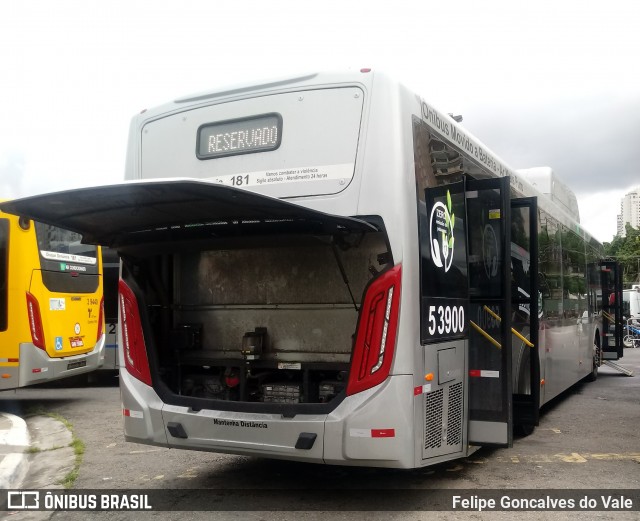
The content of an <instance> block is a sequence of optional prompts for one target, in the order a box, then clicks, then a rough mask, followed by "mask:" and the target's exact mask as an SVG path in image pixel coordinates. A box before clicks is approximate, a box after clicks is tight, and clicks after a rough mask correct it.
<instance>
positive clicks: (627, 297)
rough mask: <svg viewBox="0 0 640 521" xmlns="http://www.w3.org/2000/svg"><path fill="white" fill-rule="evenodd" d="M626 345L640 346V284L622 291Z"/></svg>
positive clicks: (624, 341) (624, 340) (624, 342)
mask: <svg viewBox="0 0 640 521" xmlns="http://www.w3.org/2000/svg"><path fill="white" fill-rule="evenodd" d="M622 317H623V321H624V328H625V331H624V337H623V341H622V342H623V344H624V347H640V284H634V285H633V287H632V288H631V289H625V290H623V292H622Z"/></svg>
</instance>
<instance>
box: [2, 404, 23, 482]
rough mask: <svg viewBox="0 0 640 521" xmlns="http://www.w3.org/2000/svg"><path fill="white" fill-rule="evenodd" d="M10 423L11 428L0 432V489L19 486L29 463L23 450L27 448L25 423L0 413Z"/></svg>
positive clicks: (17, 418) (8, 414)
mask: <svg viewBox="0 0 640 521" xmlns="http://www.w3.org/2000/svg"><path fill="white" fill-rule="evenodd" d="M0 417H4V418H6V419H7V420H9V421H10V422H11V428H10V429H6V430H0V454H4V458H3V459H2V461H0V489H13V488H16V487H17V486H19V485H20V483H21V482H22V480H23V479H24V477H25V476H26V474H27V467H28V466H29V462H28V459H27V454H25V452H24V451H25V450H26V449H27V448H29V431H28V429H27V423H26V422H25V421H24V420H23V419H22V418H20V417H19V416H16V415H14V414H10V413H8V412H0Z"/></svg>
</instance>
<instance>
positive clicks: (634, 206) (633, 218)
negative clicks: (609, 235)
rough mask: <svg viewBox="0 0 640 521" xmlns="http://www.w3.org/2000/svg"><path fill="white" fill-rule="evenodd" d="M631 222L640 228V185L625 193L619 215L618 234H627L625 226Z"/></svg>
mask: <svg viewBox="0 0 640 521" xmlns="http://www.w3.org/2000/svg"><path fill="white" fill-rule="evenodd" d="M627 224H630V225H631V226H633V227H634V228H636V229H639V230H640V187H638V188H636V189H635V190H632V191H631V192H629V193H628V194H627V195H625V196H624V197H623V198H622V200H621V202H620V215H618V236H619V237H624V236H625V235H626V232H625V227H626V225H627Z"/></svg>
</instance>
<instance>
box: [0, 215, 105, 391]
mask: <svg viewBox="0 0 640 521" xmlns="http://www.w3.org/2000/svg"><path fill="white" fill-rule="evenodd" d="M99 253H100V250H99V247H96V246H93V245H86V244H81V242H80V235H78V234H76V233H73V232H70V231H67V230H63V229H61V228H56V227H54V226H50V225H48V224H43V223H39V222H34V221H32V220H29V219H25V218H22V217H16V216H14V215H9V214H5V213H3V212H1V211H0V390H5V389H16V388H18V387H25V386H27V385H33V384H37V383H43V382H47V381H50V380H56V379H59V378H65V377H67V376H72V375H77V374H80V373H86V372H89V371H93V370H94V369H97V368H98V367H100V366H101V365H102V364H103V363H104V345H105V331H104V301H103V297H102V288H103V284H102V261H101V258H100V255H99Z"/></svg>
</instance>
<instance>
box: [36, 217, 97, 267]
mask: <svg viewBox="0 0 640 521" xmlns="http://www.w3.org/2000/svg"><path fill="white" fill-rule="evenodd" d="M35 227H36V236H37V238H38V250H39V251H40V255H41V256H42V257H44V258H45V259H47V260H51V261H66V262H73V263H79V264H90V265H96V247H95V246H94V245H92V244H82V242H81V239H82V236H81V235H80V234H78V233H75V232H72V231H69V230H63V229H62V228H57V227H56V226H51V225H49V224H43V223H39V222H36V223H35Z"/></svg>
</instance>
